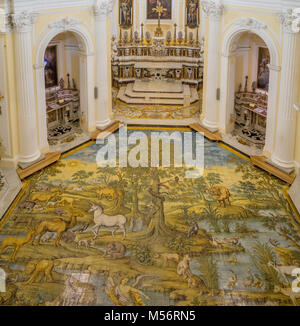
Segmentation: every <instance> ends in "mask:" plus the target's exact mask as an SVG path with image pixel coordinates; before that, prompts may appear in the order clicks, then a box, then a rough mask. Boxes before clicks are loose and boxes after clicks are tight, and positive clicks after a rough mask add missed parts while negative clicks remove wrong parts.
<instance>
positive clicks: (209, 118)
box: [201, 1, 223, 131]
mask: <svg viewBox="0 0 300 326" xmlns="http://www.w3.org/2000/svg"><path fill="white" fill-rule="evenodd" d="M201 5H202V10H203V11H204V13H205V15H206V16H207V17H208V18H209V31H208V40H206V41H207V42H208V53H207V63H206V80H204V82H205V83H206V102H205V103H206V104H205V107H204V111H205V117H204V120H203V122H202V123H203V126H204V127H206V128H207V129H209V130H211V131H217V130H218V125H219V123H218V119H219V117H218V111H219V110H218V106H219V103H218V100H217V88H218V85H219V65H220V63H219V56H220V55H219V46H220V44H219V43H220V37H219V35H220V20H221V16H222V13H223V5H221V4H218V3H215V2H213V1H202V2H201Z"/></svg>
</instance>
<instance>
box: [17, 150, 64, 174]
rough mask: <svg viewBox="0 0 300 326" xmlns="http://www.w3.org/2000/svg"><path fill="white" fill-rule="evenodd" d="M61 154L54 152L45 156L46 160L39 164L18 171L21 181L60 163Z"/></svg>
mask: <svg viewBox="0 0 300 326" xmlns="http://www.w3.org/2000/svg"><path fill="white" fill-rule="evenodd" d="M60 156H61V153H59V152H52V153H47V154H45V158H44V159H43V160H42V161H39V162H38V163H35V164H33V165H31V166H30V167H28V168H26V169H24V170H23V169H21V168H19V169H17V173H18V175H19V177H20V179H21V180H23V179H25V178H27V177H29V176H30V175H32V174H34V173H35V172H37V171H40V170H42V169H44V168H45V167H47V166H49V165H51V164H52V163H54V162H56V161H58V160H59V159H60Z"/></svg>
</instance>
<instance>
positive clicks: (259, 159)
mask: <svg viewBox="0 0 300 326" xmlns="http://www.w3.org/2000/svg"><path fill="white" fill-rule="evenodd" d="M250 159H251V162H252V164H253V165H255V166H257V167H259V168H261V169H263V170H265V171H267V172H269V173H270V174H273V175H275V176H276V177H277V178H279V179H281V180H283V181H285V182H286V183H288V184H292V183H293V182H294V180H295V178H296V175H295V174H294V173H290V174H288V173H285V172H283V171H282V170H279V169H278V168H276V167H275V166H273V165H271V164H268V163H267V160H268V159H267V158H266V157H264V156H250Z"/></svg>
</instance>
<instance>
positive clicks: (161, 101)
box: [118, 85, 199, 106]
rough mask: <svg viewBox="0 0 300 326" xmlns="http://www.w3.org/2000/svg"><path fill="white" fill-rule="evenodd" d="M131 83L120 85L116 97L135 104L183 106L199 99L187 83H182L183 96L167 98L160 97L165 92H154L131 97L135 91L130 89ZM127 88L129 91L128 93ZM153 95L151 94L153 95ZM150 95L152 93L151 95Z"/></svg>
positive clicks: (195, 91) (194, 90)
mask: <svg viewBox="0 0 300 326" xmlns="http://www.w3.org/2000/svg"><path fill="white" fill-rule="evenodd" d="M131 87H132V85H131V86H130V85H127V86H123V87H121V89H120V91H119V94H118V99H119V100H120V101H122V102H124V103H126V104H133V105H134V104H135V105H178V106H184V105H190V104H192V103H195V102H197V101H198V100H199V96H198V93H197V90H196V89H194V88H190V87H189V86H188V85H184V94H186V96H184V97H183V98H182V97H181V98H176V97H175V96H174V95H175V94H170V95H168V97H167V98H160V97H162V96H163V95H166V94H165V93H162V94H160V93H158V94H154V95H155V97H153V98H150V97H148V96H149V93H148V94H145V97H133V96H135V95H136V93H134V92H132V93H133V94H132V93H131V91H130V89H131ZM128 89H129V93H128ZM154 95H153V96H154ZM151 96H152V95H151Z"/></svg>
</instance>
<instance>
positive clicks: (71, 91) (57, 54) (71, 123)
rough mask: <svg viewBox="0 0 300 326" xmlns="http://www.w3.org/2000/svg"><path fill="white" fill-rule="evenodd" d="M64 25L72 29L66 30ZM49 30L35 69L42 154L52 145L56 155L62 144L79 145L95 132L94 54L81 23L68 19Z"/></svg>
mask: <svg viewBox="0 0 300 326" xmlns="http://www.w3.org/2000/svg"><path fill="white" fill-rule="evenodd" d="M62 22H63V23H62ZM64 24H70V25H71V26H70V28H66V27H64V26H63V25H64ZM49 28H50V31H49V32H48V33H47V34H46V36H45V37H44V38H43V39H42V41H41V42H40V44H39V47H38V50H37V56H36V61H37V64H36V65H35V68H36V83H37V101H38V127H39V128H38V129H39V145H40V148H41V150H42V151H46V150H48V149H49V145H50V148H51V150H53V149H54V150H55V151H56V150H57V149H58V148H59V147H60V145H59V144H62V143H68V142H69V143H70V144H72V143H71V142H72V141H73V140H74V142H73V143H74V144H77V142H76V137H78V138H79V139H80V137H81V138H82V139H83V138H84V137H86V138H88V132H90V131H93V130H94V129H95V107H94V106H95V104H94V96H93V95H94V94H93V91H94V88H93V86H94V83H95V76H94V52H93V45H92V41H91V38H90V35H89V33H88V32H87V31H86V30H85V29H84V28H83V27H82V26H80V22H77V21H76V22H75V21H74V22H72V21H69V20H68V19H63V20H61V21H58V22H55V23H53V24H50V25H49ZM61 127H62V128H61ZM55 128H58V129H56V130H55ZM64 128H65V129H64ZM56 131H58V132H57V135H56V134H55V133H56ZM68 133H69V134H68ZM78 135H79V136H78ZM55 136H58V138H57V139H58V141H56V139H55ZM53 137H54V138H53ZM62 147H63V146H62Z"/></svg>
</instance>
